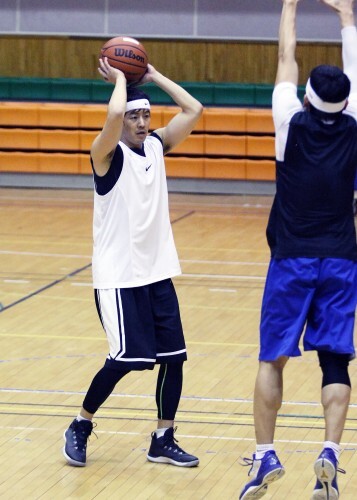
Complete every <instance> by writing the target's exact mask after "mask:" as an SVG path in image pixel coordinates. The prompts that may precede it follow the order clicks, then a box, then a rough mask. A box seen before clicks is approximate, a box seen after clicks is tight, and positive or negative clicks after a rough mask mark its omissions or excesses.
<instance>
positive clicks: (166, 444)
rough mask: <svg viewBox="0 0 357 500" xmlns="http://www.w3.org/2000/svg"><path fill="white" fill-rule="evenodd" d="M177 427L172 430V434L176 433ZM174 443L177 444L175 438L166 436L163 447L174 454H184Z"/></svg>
mask: <svg viewBox="0 0 357 500" xmlns="http://www.w3.org/2000/svg"><path fill="white" fill-rule="evenodd" d="M176 429H177V427H175V428H174V430H173V432H174V433H175V432H176ZM176 443H178V440H177V439H176V438H175V436H174V435H173V436H172V438H171V437H169V436H166V437H165V439H164V447H166V448H169V449H173V450H174V452H175V453H182V454H183V453H186V452H185V451H184V450H183V449H182V448H180V447H179V446H178V445H177V444H176Z"/></svg>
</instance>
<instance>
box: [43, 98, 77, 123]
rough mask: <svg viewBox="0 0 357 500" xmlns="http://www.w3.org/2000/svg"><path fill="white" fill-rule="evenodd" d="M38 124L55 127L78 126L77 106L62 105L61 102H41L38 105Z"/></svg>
mask: <svg viewBox="0 0 357 500" xmlns="http://www.w3.org/2000/svg"><path fill="white" fill-rule="evenodd" d="M38 112H39V126H40V127H56V128H78V127H79V109H78V106H73V105H72V106H64V105H63V104H60V105H59V104H57V105H55V104H50V103H46V104H42V105H40V106H39V107H38Z"/></svg>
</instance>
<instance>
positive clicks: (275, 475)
mask: <svg viewBox="0 0 357 500" xmlns="http://www.w3.org/2000/svg"><path fill="white" fill-rule="evenodd" d="M284 474H285V470H284V469H280V468H279V469H275V470H272V471H271V472H268V474H266V475H265V476H264V479H263V481H262V483H261V484H259V485H257V486H251V487H250V488H248V489H247V491H246V492H245V493H244V495H243V496H242V497H241V499H240V500H258V498H262V497H263V496H264V495H265V493H266V492H267V491H268V485H269V484H271V483H273V482H274V481H277V480H278V479H280V478H281V477H283V475H284Z"/></svg>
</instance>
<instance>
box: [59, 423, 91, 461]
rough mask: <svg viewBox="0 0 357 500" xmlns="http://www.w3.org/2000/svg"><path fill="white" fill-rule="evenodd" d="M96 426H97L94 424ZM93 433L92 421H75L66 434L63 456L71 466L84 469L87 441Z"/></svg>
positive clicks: (64, 435)
mask: <svg viewBox="0 0 357 500" xmlns="http://www.w3.org/2000/svg"><path fill="white" fill-rule="evenodd" d="M94 425H95V424H94ZM92 431H93V423H92V422H91V421H90V420H81V421H78V420H77V419H76V418H75V419H74V420H73V422H72V423H71V425H70V426H69V427H68V429H67V430H66V431H65V432H64V434H63V438H64V441H65V445H64V447H63V455H64V457H65V459H66V460H67V462H68V463H69V464H70V465H74V466H75V467H84V466H85V465H86V461H87V456H86V455H87V440H88V438H89V436H90V435H91V433H92Z"/></svg>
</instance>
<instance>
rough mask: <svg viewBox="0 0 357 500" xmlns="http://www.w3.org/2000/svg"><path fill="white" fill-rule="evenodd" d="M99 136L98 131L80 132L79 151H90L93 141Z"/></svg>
mask: <svg viewBox="0 0 357 500" xmlns="http://www.w3.org/2000/svg"><path fill="white" fill-rule="evenodd" d="M98 134H99V130H80V131H79V149H80V150H81V151H90V148H91V147H92V143H93V141H94V139H95V138H96V137H97V135H98Z"/></svg>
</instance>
